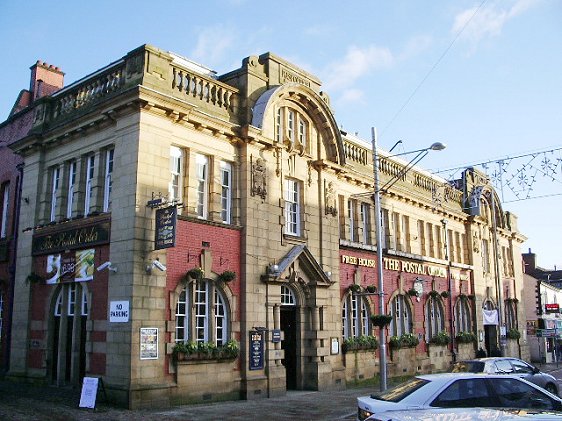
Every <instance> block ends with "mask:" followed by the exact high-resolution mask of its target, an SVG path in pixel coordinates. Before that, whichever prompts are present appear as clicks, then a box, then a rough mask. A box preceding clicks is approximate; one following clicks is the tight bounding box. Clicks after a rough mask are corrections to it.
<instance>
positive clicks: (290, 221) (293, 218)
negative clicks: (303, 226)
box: [285, 180, 300, 235]
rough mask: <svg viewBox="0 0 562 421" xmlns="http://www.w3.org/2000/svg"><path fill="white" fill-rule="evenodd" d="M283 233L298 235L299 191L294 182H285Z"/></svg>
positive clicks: (296, 183)
mask: <svg viewBox="0 0 562 421" xmlns="http://www.w3.org/2000/svg"><path fill="white" fill-rule="evenodd" d="M285 233H286V234H290V235H300V189H299V182H298V181H296V180H285Z"/></svg>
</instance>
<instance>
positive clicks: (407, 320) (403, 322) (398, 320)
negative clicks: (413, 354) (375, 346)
mask: <svg viewBox="0 0 562 421" xmlns="http://www.w3.org/2000/svg"><path fill="white" fill-rule="evenodd" d="M389 310H390V315H391V316H392V322H391V323H390V335H391V336H401V335H403V334H405V333H412V309H411V308H410V305H409V304H408V302H407V300H406V296H405V295H402V294H400V295H397V296H396V297H394V298H393V299H392V300H391V301H390V309H389Z"/></svg>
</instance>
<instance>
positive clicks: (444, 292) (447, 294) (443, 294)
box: [441, 291, 450, 298]
mask: <svg viewBox="0 0 562 421" xmlns="http://www.w3.org/2000/svg"><path fill="white" fill-rule="evenodd" d="M449 295H450V294H449V291H441V297H443V298H449Z"/></svg>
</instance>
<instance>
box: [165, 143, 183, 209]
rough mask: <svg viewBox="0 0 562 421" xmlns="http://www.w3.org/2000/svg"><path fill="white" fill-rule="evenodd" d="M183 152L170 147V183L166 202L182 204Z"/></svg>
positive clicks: (175, 147)
mask: <svg viewBox="0 0 562 421" xmlns="http://www.w3.org/2000/svg"><path fill="white" fill-rule="evenodd" d="M183 155H184V154H183V151H182V150H181V149H180V148H178V147H177V146H170V183H169V186H168V200H169V201H170V202H174V201H175V202H178V203H181V202H183V197H182V196H183V195H182V192H183Z"/></svg>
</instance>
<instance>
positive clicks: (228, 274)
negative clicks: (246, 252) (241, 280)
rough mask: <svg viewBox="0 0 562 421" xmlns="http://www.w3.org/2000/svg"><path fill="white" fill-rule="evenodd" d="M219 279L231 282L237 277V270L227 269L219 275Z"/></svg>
mask: <svg viewBox="0 0 562 421" xmlns="http://www.w3.org/2000/svg"><path fill="white" fill-rule="evenodd" d="M218 279H219V281H221V282H225V283H226V282H230V281H233V280H234V279H236V272H234V271H232V270H225V271H224V272H223V273H221V274H220V275H219V276H218Z"/></svg>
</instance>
